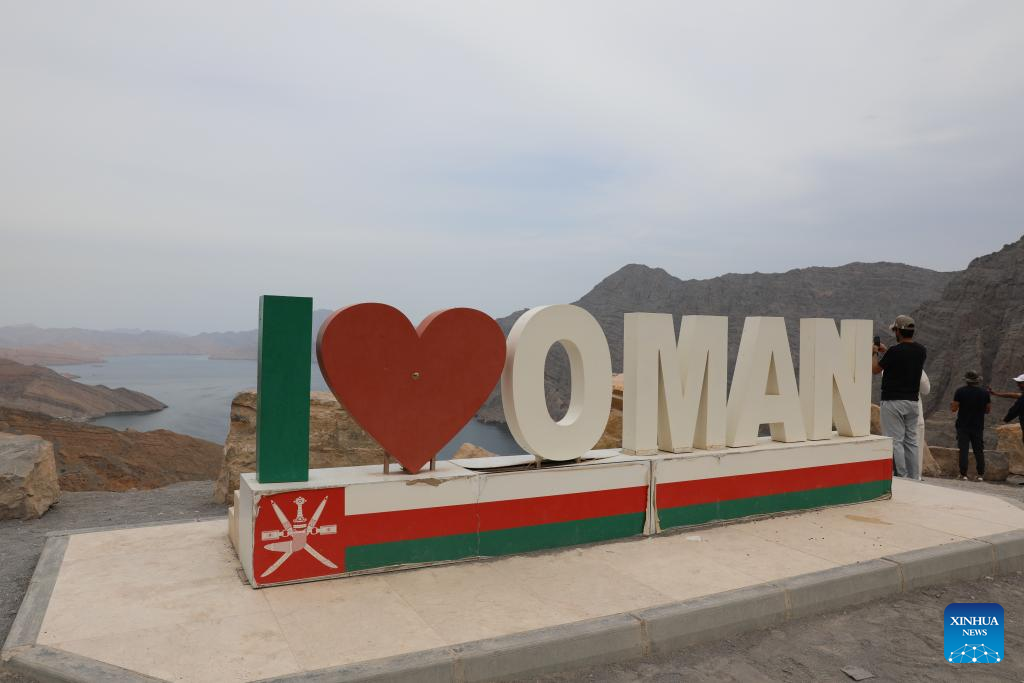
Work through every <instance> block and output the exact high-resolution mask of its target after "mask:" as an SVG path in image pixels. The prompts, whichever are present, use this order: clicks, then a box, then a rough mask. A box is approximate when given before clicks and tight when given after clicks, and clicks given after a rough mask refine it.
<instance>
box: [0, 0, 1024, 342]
mask: <svg viewBox="0 0 1024 683" xmlns="http://www.w3.org/2000/svg"><path fill="white" fill-rule="evenodd" d="M1022 54H1024V2H1019V1H1018V0H1011V1H1009V2H994V1H991V0H987V1H986V2H935V1H932V0H918V1H916V2H910V3H905V2H894V1H892V0H884V1H882V0H879V1H874V2H820V1H808V2H800V3H786V2H778V1H774V2H761V1H757V2H750V3H737V2H720V1H718V0H715V1H712V0H707V1H705V2H701V3H684V2H676V1H672V2H637V1H634V0H630V1H629V2H627V1H625V0H623V1H621V2H615V3H609V2H595V1H594V0H586V1H585V2H565V1H560V2H537V3H533V2H524V1H523V0H516V2H502V3H497V2H469V1H463V2H423V1H415V2H414V1H413V0H409V1H408V2H403V3H391V2H381V1H380V0H373V1H372V2H340V1H339V2H331V3H313V2H302V3H299V2H277V3H263V2H252V1H249V0H247V1H245V2H237V3H228V2H215V3H211V2H201V3H189V2H182V1H181V0H175V1H174V2H166V3H156V2H137V1H135V0H131V1H127V2H102V1H93V2H68V3H58V2H48V1H45V0H31V1H28V2H14V1H11V2H5V3H3V4H2V5H0V98H2V99H0V293H2V298H0V325H4V324H14V323H24V322H32V323H36V324H39V325H44V326H72V325H75V326H83V327H94V328H113V327H148V328H159V329H177V330H182V331H189V332H195V331H200V330H227V329H246V328H252V327H255V326H256V318H257V298H258V296H259V295H260V294H261V293H274V294H295V295H305V296H313V297H314V298H315V303H316V305H317V306H318V307H329V308H334V307H338V306H342V305H345V304H349V303H356V302H360V301H371V300H372V301H384V302H387V303H391V304H393V305H396V306H398V307H399V308H402V309H403V310H405V311H406V312H407V313H408V314H409V315H410V317H412V318H414V319H416V320H417V321H418V319H419V318H420V317H422V316H423V315H425V314H426V313H428V312H429V311H431V310H434V309H436V308H443V307H449V306H458V305H464V306H473V307H477V308H481V309H483V310H486V311H488V312H489V313H492V314H494V315H503V314H505V313H508V312H510V311H512V310H514V309H517V308H522V307H525V306H532V305H539V304H543V303H555V302H564V301H571V300H574V299H576V298H578V297H579V296H581V295H582V294H584V293H585V292H586V291H587V290H588V289H589V288H590V287H591V286H592V285H594V284H595V283H596V282H598V281H599V280H600V279H602V278H603V277H605V276H606V275H608V274H609V273H611V272H613V271H614V270H616V269H618V268H619V267H620V266H622V265H624V264H626V263H631V262H640V263H646V264H649V265H652V266H661V267H663V268H665V269H666V270H668V271H669V272H670V273H673V274H675V275H677V276H679V277H683V278H689V277H708V276H714V275H719V274H721V273H725V272H749V271H754V270H760V271H782V270H788V269H790V268H794V267H802V266H810V265H838V264H842V263H846V262H849V261H855V260H861V261H878V260H890V261H903V262H908V263H912V264H916V265H922V266H927V267H932V268H939V269H947V270H948V269H959V268H963V267H964V266H965V265H966V264H967V262H968V261H969V260H970V259H971V258H973V257H974V256H977V255H980V254H983V253H987V252H990V251H994V250H996V249H998V248H999V247H1000V246H1001V245H1003V244H1004V243H1007V242H1010V241H1013V240H1015V239H1017V238H1018V237H1019V236H1020V235H1021V234H1022V233H1024V130H1022V128H1024V124H1022V122H1024V68H1022V66H1021V55H1022Z"/></svg>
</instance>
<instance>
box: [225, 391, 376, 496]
mask: <svg viewBox="0 0 1024 683" xmlns="http://www.w3.org/2000/svg"><path fill="white" fill-rule="evenodd" d="M383 462H384V449H383V448H381V447H380V445H379V444H378V443H377V442H376V441H374V440H373V438H372V437H371V436H370V435H369V434H367V433H366V432H365V431H363V428H362V427H360V426H359V425H358V424H357V423H356V421H355V420H353V419H352V417H351V416H350V415H349V414H348V411H347V410H345V408H343V407H342V405H341V404H340V403H338V399H336V398H334V395H333V394H331V393H329V392H323V391H315V392H313V393H311V394H310V395H309V466H310V467H312V468H319V467H346V466H348V465H371V464H376V463H381V464H383ZM255 471H256V392H255V391H243V392H242V393H240V394H238V395H237V396H235V398H234V400H233V401H231V427H230V429H229V431H228V438H227V440H226V441H225V442H224V457H223V460H222V462H221V467H220V474H219V475H218V476H217V482H216V484H215V486H214V493H213V498H214V500H216V501H218V502H221V503H225V504H230V503H231V500H232V496H233V493H234V491H235V490H236V489H237V488H238V475H239V474H241V473H242V472H255Z"/></svg>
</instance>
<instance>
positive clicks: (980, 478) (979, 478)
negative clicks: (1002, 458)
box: [974, 474, 985, 481]
mask: <svg viewBox="0 0 1024 683" xmlns="http://www.w3.org/2000/svg"><path fill="white" fill-rule="evenodd" d="M974 481H985V479H984V478H983V477H982V475H980V474H979V475H978V476H976V477H975V478H974Z"/></svg>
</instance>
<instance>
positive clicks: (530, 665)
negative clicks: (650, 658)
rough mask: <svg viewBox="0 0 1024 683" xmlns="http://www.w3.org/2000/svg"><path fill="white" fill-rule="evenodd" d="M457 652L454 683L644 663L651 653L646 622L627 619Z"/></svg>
mask: <svg viewBox="0 0 1024 683" xmlns="http://www.w3.org/2000/svg"><path fill="white" fill-rule="evenodd" d="M451 650H452V652H453V654H454V657H455V667H456V671H455V675H456V678H455V679H454V680H457V681H460V683H461V682H465V683H471V682H476V681H491V680H495V679H498V680H501V679H505V678H513V677H515V678H521V677H523V676H537V675H540V674H543V673H550V672H552V671H557V670H559V669H564V668H569V667H573V668H578V667H584V666H595V665H599V664H611V663H614V662H621V661H625V660H630V659H636V658H638V657H642V656H644V655H645V654H647V653H648V652H649V650H650V648H649V646H648V644H647V639H646V635H645V633H644V629H643V622H642V621H641V620H640V619H638V618H637V617H636V616H634V615H632V614H626V613H623V614H614V615H611V616H607V617H598V618H596V619H587V620H585V621H577V622H573V623H569V624H559V625H556V626H550V627H547V628H542V629H536V630H533V631H525V632H522V633H514V634H511V635H507V636H500V637H497V638H490V639H487V640H478V641H476V642H472V643H464V644H460V645H455V646H453V647H452V648H451Z"/></svg>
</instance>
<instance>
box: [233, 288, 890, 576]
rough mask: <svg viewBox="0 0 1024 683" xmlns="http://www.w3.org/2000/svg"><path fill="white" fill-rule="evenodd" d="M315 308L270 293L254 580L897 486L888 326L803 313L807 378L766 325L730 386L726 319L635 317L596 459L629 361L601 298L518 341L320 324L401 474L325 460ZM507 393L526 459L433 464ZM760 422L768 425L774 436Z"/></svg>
mask: <svg viewBox="0 0 1024 683" xmlns="http://www.w3.org/2000/svg"><path fill="white" fill-rule="evenodd" d="M311 320H312V300H311V299H307V298H299V297H269V296H268V297H263V298H262V299H261V306H260V355H259V359H260V361H259V380H258V381H259V386H258V396H259V398H258V408H257V472H256V473H252V474H245V475H243V476H242V478H241V484H240V489H239V492H238V493H237V496H236V504H235V506H234V508H233V509H232V511H231V516H230V524H231V528H232V534H231V535H232V540H233V541H234V542H235V545H236V548H237V549H238V552H239V556H240V558H241V560H242V564H243V567H244V568H245V571H246V575H247V577H248V578H249V581H250V583H251V584H252V585H253V586H255V587H259V586H265V585H272V584H277V583H287V582H294V581H304V580H311V579H316V578H325V577H331V576H341V575H345V574H351V573H353V572H364V571H380V570H383V569H388V568H395V567H401V566H409V565H420V564H430V563H436V562H445V561H452V560H457V559H466V558H472V557H484V556H494V555H505V554H511V553H519V552H527V551H531V550H539V549H545V548H555V547H562V546H566V545H575V544H580V543H591V542H597V541H602V540H609V539H613V538H623V537H628V536H632V535H639V534H653V533H659V532H661V531H663V530H665V529H669V528H672V527H681V526H693V525H699V524H707V523H711V522H716V521H722V520H728V519H737V518H742V517H749V516H755V515H762V514H773V513H778V512H785V511H789V510H799V509H809V508H815V507H824V506H827V505H837V504H844V503H851V502H858V501H862V500H871V499H875V498H880V497H886V496H888V495H889V492H890V486H891V443H890V441H889V440H888V439H885V438H883V437H876V436H871V435H870V434H869V425H870V391H871V362H870V361H871V357H870V353H871V340H872V324H871V322H870V321H865V320H844V321H841V323H840V326H839V328H838V329H837V327H836V324H835V323H834V322H833V321H832V320H831V319H819V318H814V319H804V320H801V321H800V330H799V334H800V368H799V369H800V373H799V381H798V380H797V374H796V371H795V368H794V365H793V360H792V357H791V354H790V345H789V338H788V335H787V330H786V324H785V321H784V320H783V319H782V318H771V317H752V318H747V320H746V322H745V324H744V328H743V333H742V337H741V339H740V345H739V353H738V355H737V358H736V362H735V366H734V368H733V374H732V381H731V383H729V382H728V367H727V349H728V346H727V344H728V321H727V319H726V318H724V317H720V316H683V317H682V322H681V326H680V330H679V334H678V335H677V334H676V329H675V325H674V322H673V318H672V316H671V315H669V314H655V313H629V314H626V315H625V319H624V347H623V374H624V377H623V381H624V387H623V397H622V408H623V432H622V445H623V447H622V449H621V450H620V449H614V450H608V451H593V450H591V449H592V448H593V446H594V444H595V443H596V442H597V441H598V439H600V437H601V436H602V434H603V433H604V431H605V428H606V425H607V422H608V416H609V410H610V407H611V401H612V365H611V354H610V350H609V348H608V344H607V341H606V339H605V336H604V333H603V331H602V329H601V327H600V325H599V324H598V323H597V321H596V320H595V319H594V318H593V317H592V316H591V315H590V314H589V313H587V312H586V311H585V310H583V309H581V308H579V307H576V306H570V305H553V306H541V307H537V308H533V309H530V310H529V311H527V312H526V313H524V314H523V315H522V316H521V317H520V318H519V319H518V320H517V322H516V323H515V325H514V326H513V328H512V330H511V331H510V333H509V335H508V338H507V339H506V338H505V335H504V334H503V333H502V331H501V329H500V328H499V327H498V325H497V323H496V322H495V321H494V320H493V319H492V318H490V317H489V316H487V315H486V314H484V313H482V312H480V311H476V310H473V309H468V308H453V309H447V310H442V311H438V312H437V313H434V314H432V315H430V316H428V317H427V318H426V319H424V320H423V321H422V322H421V323H420V324H419V325H418V326H415V327H414V326H413V324H412V323H411V322H410V321H409V320H408V319H407V318H406V317H405V316H404V315H403V314H402V313H401V312H400V311H398V310H397V309H395V308H392V307H390V306H387V305H385V304H377V303H365V304H357V305H354V306H349V307H347V308H343V309H341V310H339V311H337V312H335V313H334V314H333V315H331V316H330V317H329V318H328V319H327V320H326V321H325V322H324V324H323V325H322V327H321V328H320V330H319V334H318V336H317V342H316V353H317V360H318V362H319V366H320V369H321V372H322V373H323V376H324V379H325V381H326V382H327V384H328V386H329V387H330V389H331V391H332V392H333V393H334V394H335V396H336V397H337V398H338V400H339V401H340V402H341V404H342V405H343V406H344V407H345V408H346V409H347V410H348V412H349V413H350V414H351V416H352V417H353V419H354V420H356V422H358V423H359V424H360V425H361V426H362V427H363V428H364V429H365V430H366V431H367V433H369V434H370V435H371V436H372V437H373V438H374V439H376V440H377V441H378V442H379V443H380V444H381V446H382V447H383V448H384V449H385V450H386V451H387V452H388V454H389V455H390V456H391V457H392V458H393V459H394V460H395V461H397V463H399V464H400V465H401V468H396V469H395V470H390V471H389V470H388V468H386V467H383V468H382V467H380V466H361V467H343V468H331V469H319V470H310V469H309V460H308V438H309V437H308V416H309V415H308V410H309V367H310V361H311V357H310V355H311V347H312V343H311V342H312V340H311V336H310V329H311ZM303 330H305V332H304V333H303ZM555 344H561V345H562V346H563V347H564V348H565V350H566V352H567V355H568V358H569V363H570V370H571V381H572V387H571V398H570V401H569V406H568V409H567V411H566V413H565V415H564V416H563V417H562V418H561V419H557V420H556V419H554V418H552V416H551V415H550V413H549V411H548V409H547V402H546V400H545V387H544V365H545V360H546V358H547V355H548V352H549V351H550V349H551V348H552V346H554V345H555ZM499 383H500V389H501V396H502V403H503V406H504V410H505V416H506V421H507V423H508V426H509V429H510V431H511V432H512V435H513V437H514V438H515V440H516V442H517V443H518V444H519V445H520V446H521V447H522V448H523V450H524V452H525V455H524V456H509V457H499V458H483V459H478V460H466V461H449V462H444V461H442V462H438V463H435V462H434V458H435V457H436V454H437V452H438V451H439V450H441V448H443V446H444V445H445V444H446V443H447V442H448V441H450V440H451V439H452V438H453V437H454V436H455V435H456V434H457V433H458V432H459V430H460V429H461V428H462V427H463V426H464V425H465V424H466V423H467V422H468V421H469V420H470V419H472V418H473V416H474V415H475V413H476V412H477V410H479V408H480V406H481V405H482V404H483V403H484V401H486V399H487V397H488V396H489V395H490V393H491V391H492V390H493V389H494V387H495V386H496V385H498V384H499ZM762 425H768V429H769V431H770V437H768V438H764V437H759V436H758V434H759V430H760V429H761V427H762ZM833 427H834V428H835V431H834V430H833ZM428 463H429V464H430V467H429V468H427V465H428Z"/></svg>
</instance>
